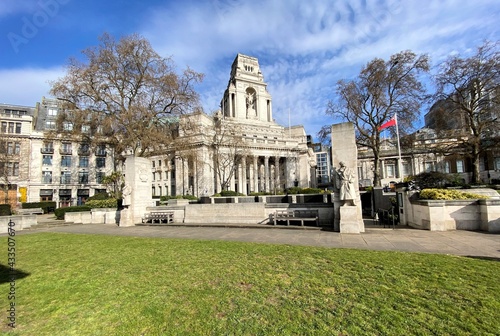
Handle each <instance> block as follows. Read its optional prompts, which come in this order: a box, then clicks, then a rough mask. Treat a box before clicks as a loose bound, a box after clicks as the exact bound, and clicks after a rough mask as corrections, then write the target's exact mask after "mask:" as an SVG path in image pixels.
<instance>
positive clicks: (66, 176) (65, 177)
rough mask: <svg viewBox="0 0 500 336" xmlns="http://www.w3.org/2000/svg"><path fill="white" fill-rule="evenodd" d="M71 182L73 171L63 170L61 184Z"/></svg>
mask: <svg viewBox="0 0 500 336" xmlns="http://www.w3.org/2000/svg"><path fill="white" fill-rule="evenodd" d="M70 183H71V172H68V171H63V172H61V184H70Z"/></svg>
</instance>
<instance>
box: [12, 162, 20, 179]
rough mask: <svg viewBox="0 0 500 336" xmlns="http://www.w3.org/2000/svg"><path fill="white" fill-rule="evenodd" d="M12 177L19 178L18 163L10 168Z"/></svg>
mask: <svg viewBox="0 0 500 336" xmlns="http://www.w3.org/2000/svg"><path fill="white" fill-rule="evenodd" d="M12 176H19V162H14V167H13V168H12Z"/></svg>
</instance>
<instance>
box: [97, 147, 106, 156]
mask: <svg viewBox="0 0 500 336" xmlns="http://www.w3.org/2000/svg"><path fill="white" fill-rule="evenodd" d="M96 155H98V156H106V146H105V145H99V146H97V150H96Z"/></svg>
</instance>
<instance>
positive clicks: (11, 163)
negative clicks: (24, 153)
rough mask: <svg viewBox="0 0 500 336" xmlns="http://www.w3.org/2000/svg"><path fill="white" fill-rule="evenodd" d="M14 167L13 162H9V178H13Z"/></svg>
mask: <svg viewBox="0 0 500 336" xmlns="http://www.w3.org/2000/svg"><path fill="white" fill-rule="evenodd" d="M13 166H14V163H13V162H7V176H12V171H13Z"/></svg>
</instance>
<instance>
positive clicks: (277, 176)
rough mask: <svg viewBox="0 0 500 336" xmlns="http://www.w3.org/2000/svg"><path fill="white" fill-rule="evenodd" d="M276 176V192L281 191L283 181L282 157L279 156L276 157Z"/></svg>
mask: <svg viewBox="0 0 500 336" xmlns="http://www.w3.org/2000/svg"><path fill="white" fill-rule="evenodd" d="M274 167H275V168H274V176H275V179H274V182H275V183H276V190H280V189H281V179H280V177H281V176H280V174H281V172H280V157H279V156H278V155H276V156H275V157H274Z"/></svg>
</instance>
